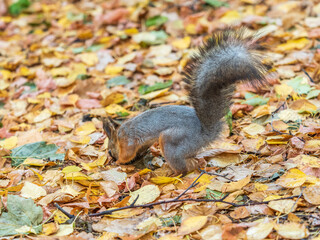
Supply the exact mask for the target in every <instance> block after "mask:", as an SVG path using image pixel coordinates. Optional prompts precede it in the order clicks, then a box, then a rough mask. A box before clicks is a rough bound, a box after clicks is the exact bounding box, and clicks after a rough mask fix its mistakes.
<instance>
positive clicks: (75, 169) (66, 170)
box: [61, 166, 82, 174]
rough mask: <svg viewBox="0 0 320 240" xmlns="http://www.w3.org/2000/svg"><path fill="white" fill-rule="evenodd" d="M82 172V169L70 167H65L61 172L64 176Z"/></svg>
mask: <svg viewBox="0 0 320 240" xmlns="http://www.w3.org/2000/svg"><path fill="white" fill-rule="evenodd" d="M81 170H82V168H80V167H77V166H68V167H65V168H64V169H62V171H61V172H63V173H64V174H68V173H71V172H80V171H81Z"/></svg>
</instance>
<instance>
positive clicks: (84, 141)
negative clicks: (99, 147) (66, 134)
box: [69, 136, 91, 144]
mask: <svg viewBox="0 0 320 240" xmlns="http://www.w3.org/2000/svg"><path fill="white" fill-rule="evenodd" d="M69 140H70V141H71V142H74V143H79V144H88V143H89V142H90V140H91V137H89V136H72V137H71V138H70V139H69Z"/></svg>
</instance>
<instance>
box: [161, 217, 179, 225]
mask: <svg viewBox="0 0 320 240" xmlns="http://www.w3.org/2000/svg"><path fill="white" fill-rule="evenodd" d="M160 220H161V221H162V225H163V226H167V227H170V226H177V225H178V224H181V216H179V215H175V216H173V217H168V218H160Z"/></svg>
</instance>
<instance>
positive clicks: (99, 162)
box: [88, 155, 108, 167]
mask: <svg viewBox="0 0 320 240" xmlns="http://www.w3.org/2000/svg"><path fill="white" fill-rule="evenodd" d="M107 158H108V157H107V155H102V156H100V157H99V158H98V159H97V160H95V161H93V162H91V163H88V165H89V166H90V167H102V166H103V165H104V164H105V162H106V160H107Z"/></svg>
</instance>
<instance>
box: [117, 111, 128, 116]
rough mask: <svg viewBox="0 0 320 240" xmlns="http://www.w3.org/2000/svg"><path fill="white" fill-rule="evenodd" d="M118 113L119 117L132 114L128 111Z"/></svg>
mask: <svg viewBox="0 0 320 240" xmlns="http://www.w3.org/2000/svg"><path fill="white" fill-rule="evenodd" d="M116 114H117V115H118V116H119V117H127V116H129V115H130V114H129V113H128V112H116Z"/></svg>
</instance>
